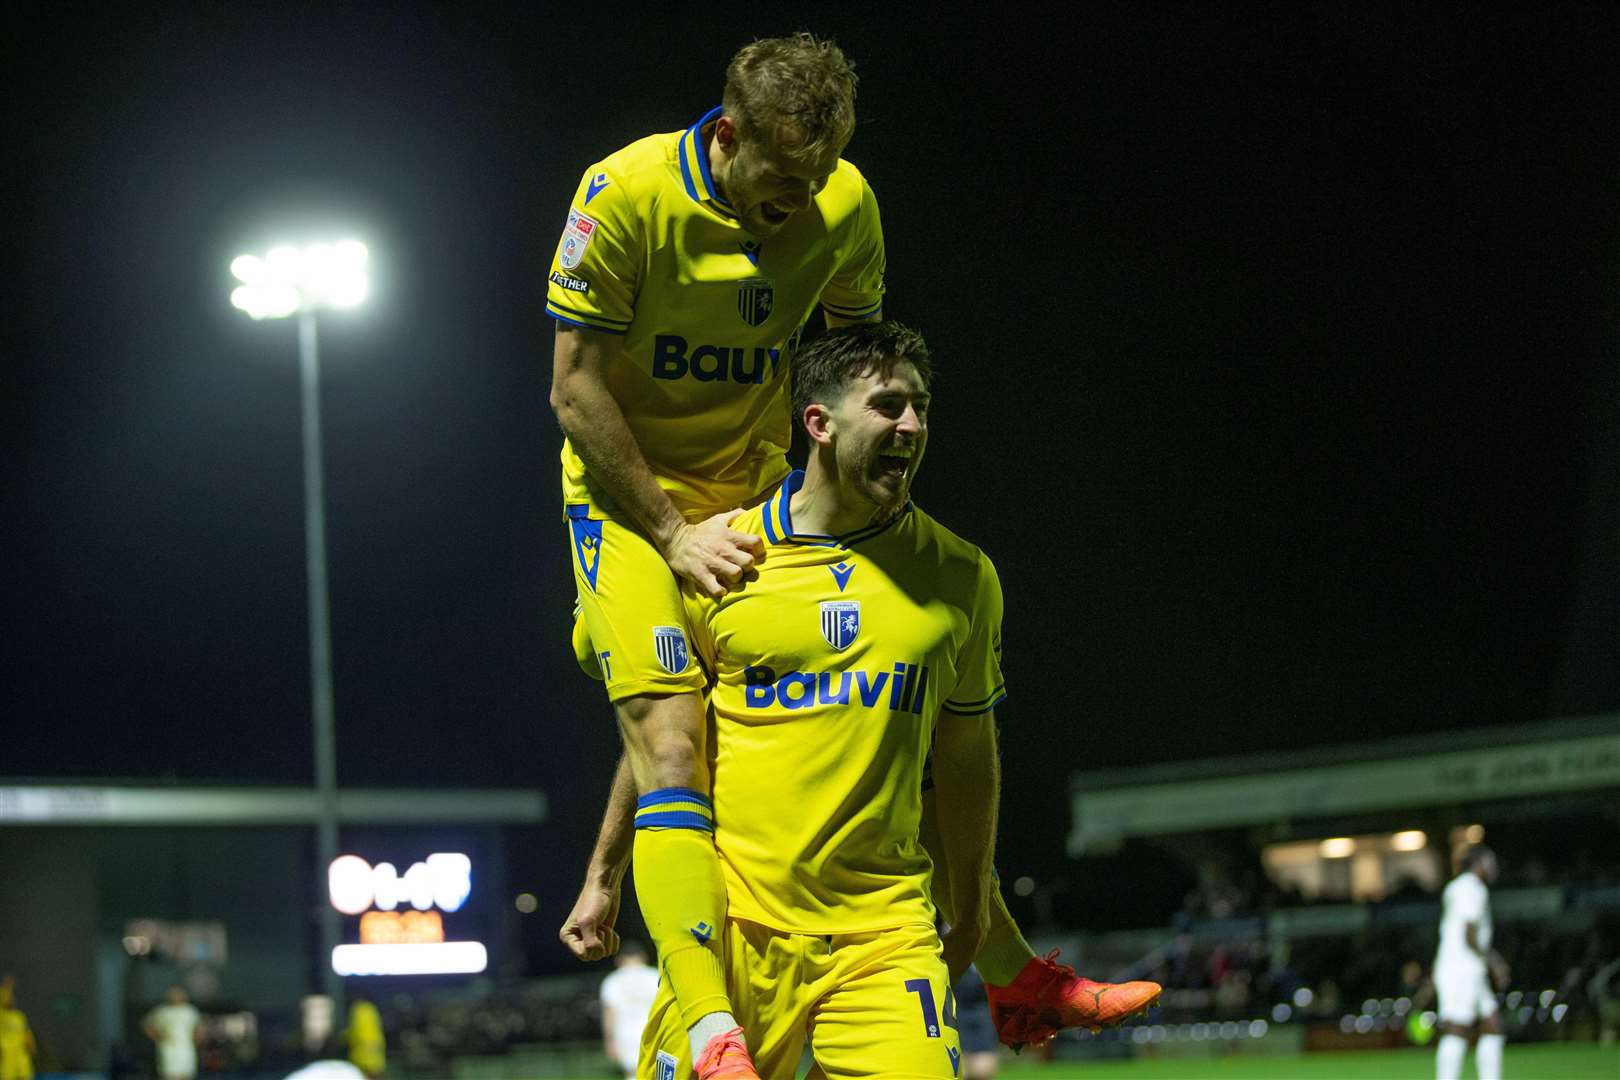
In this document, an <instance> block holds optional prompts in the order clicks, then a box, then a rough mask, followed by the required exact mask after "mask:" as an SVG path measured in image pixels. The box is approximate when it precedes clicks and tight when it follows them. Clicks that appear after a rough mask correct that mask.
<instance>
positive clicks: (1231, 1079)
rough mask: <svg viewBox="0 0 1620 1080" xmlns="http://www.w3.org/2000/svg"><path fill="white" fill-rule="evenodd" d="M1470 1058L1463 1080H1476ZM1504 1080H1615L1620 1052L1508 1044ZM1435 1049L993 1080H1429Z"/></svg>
mask: <svg viewBox="0 0 1620 1080" xmlns="http://www.w3.org/2000/svg"><path fill="white" fill-rule="evenodd" d="M1476 1075H1477V1074H1476V1073H1475V1071H1474V1056H1473V1054H1472V1053H1470V1054H1469V1055H1468V1061H1467V1062H1466V1064H1465V1065H1464V1066H1463V1080H1473V1078H1474V1077H1475V1076H1476ZM1502 1076H1503V1080H1620V1047H1609V1048H1607V1049H1605V1048H1602V1047H1599V1046H1598V1045H1597V1044H1596V1043H1535V1044H1530V1045H1525V1046H1514V1045H1513V1044H1512V1043H1508V1046H1507V1054H1506V1056H1505V1057H1504V1059H1503V1061H1502ZM1433 1077H1434V1050H1433V1048H1432V1047H1431V1048H1428V1049H1423V1050H1358V1051H1350V1052H1345V1053H1320V1054H1298V1055H1291V1056H1287V1057H1261V1056H1252V1057H1251V1056H1231V1057H1221V1058H1181V1059H1165V1058H1161V1059H1158V1060H1152V1059H1146V1060H1138V1061H1099V1062H1063V1061H1054V1062H1051V1063H1045V1064H1043V1063H1038V1062H1020V1061H1012V1062H1008V1063H1006V1064H1004V1065H1003V1066H1002V1068H1001V1071H1000V1072H999V1073H997V1078H998V1080H1251V1078H1253V1080H1433Z"/></svg>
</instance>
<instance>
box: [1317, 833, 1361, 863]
mask: <svg viewBox="0 0 1620 1080" xmlns="http://www.w3.org/2000/svg"><path fill="white" fill-rule="evenodd" d="M1316 852H1317V854H1319V855H1321V856H1322V858H1324V859H1348V858H1349V857H1350V856H1352V855H1354V854H1355V853H1356V842H1355V840H1354V839H1353V838H1352V837H1349V836H1335V837H1331V838H1329V839H1327V840H1323V841H1322V842H1321V843H1320V844H1318V845H1316Z"/></svg>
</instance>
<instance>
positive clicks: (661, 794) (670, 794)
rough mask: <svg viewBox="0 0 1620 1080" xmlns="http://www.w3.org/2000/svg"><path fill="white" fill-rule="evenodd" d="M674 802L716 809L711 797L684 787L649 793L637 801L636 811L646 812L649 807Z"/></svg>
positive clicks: (661, 789) (660, 789)
mask: <svg viewBox="0 0 1620 1080" xmlns="http://www.w3.org/2000/svg"><path fill="white" fill-rule="evenodd" d="M672 802H689V803H697V804H698V805H699V806H702V807H704V808H705V809H708V810H713V809H714V803H712V802H710V801H709V797H708V796H707V795H705V794H703V792H701V791H694V790H692V789H691V788H683V787H667V788H659V789H658V790H657V791H649V792H647V794H645V795H643V796H642V797H641V798H639V799H637V800H636V809H637V810H645V809H647V807H649V806H662V805H664V804H665V803H672Z"/></svg>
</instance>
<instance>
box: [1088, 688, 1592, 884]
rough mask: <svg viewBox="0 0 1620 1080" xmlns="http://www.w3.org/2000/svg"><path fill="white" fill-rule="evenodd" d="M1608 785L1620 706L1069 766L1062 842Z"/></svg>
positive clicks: (1109, 840)
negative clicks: (1239, 752) (1331, 741)
mask: <svg viewBox="0 0 1620 1080" xmlns="http://www.w3.org/2000/svg"><path fill="white" fill-rule="evenodd" d="M1608 787H1620V714H1609V715H1605V716H1594V717H1582V718H1578V719H1570V720H1554V721H1547V722H1544V723H1540V724H1525V725H1515V726H1513V727H1506V728H1486V729H1474V730H1472V731H1466V732H1462V731H1459V732H1456V733H1452V734H1447V735H1425V736H1422V737H1415V738H1401V739H1391V740H1387V741H1384V742H1372V743H1357V744H1354V745H1350V746H1341V747H1329V748H1323V749H1313V750H1299V751H1288V752H1279V753H1267V754H1256V755H1250V756H1246V757H1237V758H1225V759H1217V760H1214V761H1202V762H1180V763H1176V764H1169V765H1149V766H1143V767H1142V768H1137V769H1118V770H1111V771H1109V772H1093V773H1077V774H1075V776H1074V777H1073V779H1072V781H1071V783H1070V798H1071V802H1072V806H1073V823H1072V828H1071V831H1070V833H1069V844H1068V847H1069V853H1070V854H1071V855H1081V854H1084V853H1085V852H1086V851H1088V850H1095V849H1096V848H1099V847H1105V846H1108V845H1111V844H1113V843H1114V842H1116V841H1117V840H1119V839H1120V838H1122V837H1127V836H1155V835H1158V836H1162V835H1168V834H1172V833H1186V832H1198V831H1202V830H1207V829H1220V828H1230V827H1234V826H1243V825H1259V824H1266V823H1271V822H1280V821H1288V820H1293V819H1305V818H1313V817H1320V816H1324V815H1331V814H1343V813H1360V812H1365V811H1375V810H1389V809H1403V808H1411V807H1420V806H1444V805H1451V804H1457V803H1463V802H1470V801H1475V800H1479V799H1485V798H1518V797H1523V796H1531V795H1545V794H1550V793H1556V792H1568V791H1582V790H1591V789H1594V788H1608Z"/></svg>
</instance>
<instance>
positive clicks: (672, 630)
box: [653, 626, 690, 675]
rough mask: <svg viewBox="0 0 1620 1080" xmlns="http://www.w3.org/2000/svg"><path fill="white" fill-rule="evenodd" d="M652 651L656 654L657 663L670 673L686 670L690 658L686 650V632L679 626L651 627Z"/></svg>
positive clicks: (674, 673) (677, 673)
mask: <svg viewBox="0 0 1620 1080" xmlns="http://www.w3.org/2000/svg"><path fill="white" fill-rule="evenodd" d="M653 651H654V652H656V653H657V654H658V663H659V664H660V665H662V666H663V669H664V670H665V671H667V672H669V673H670V674H671V675H679V674H680V673H681V672H683V671H685V670H686V665H687V662H688V660H689V659H690V658H689V657H688V655H687V652H686V632H685V631H684V630H682V629H681V628H680V627H678V626H655V627H653Z"/></svg>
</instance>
